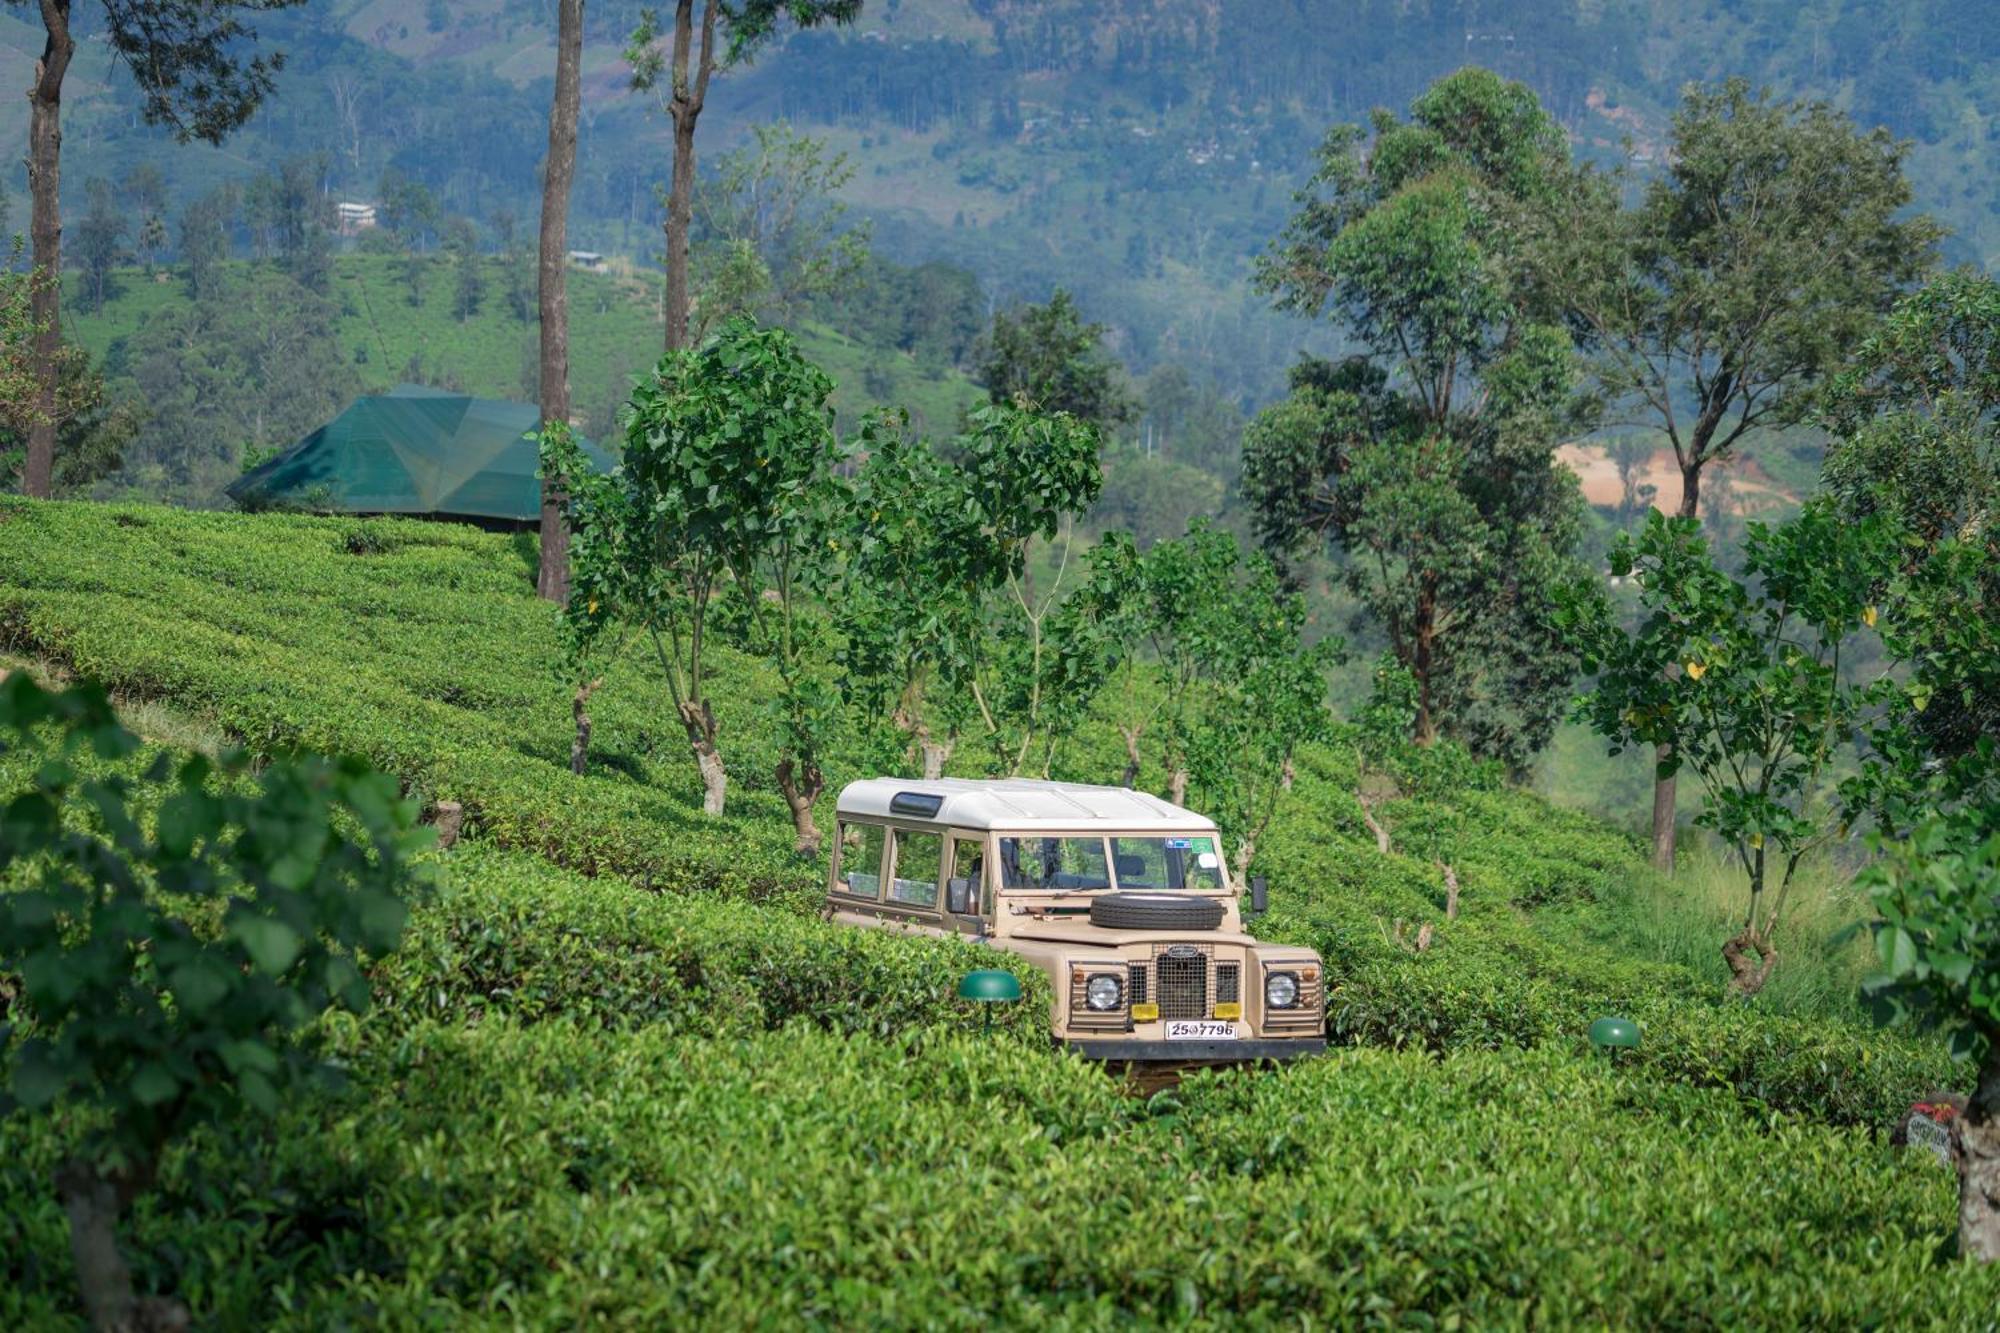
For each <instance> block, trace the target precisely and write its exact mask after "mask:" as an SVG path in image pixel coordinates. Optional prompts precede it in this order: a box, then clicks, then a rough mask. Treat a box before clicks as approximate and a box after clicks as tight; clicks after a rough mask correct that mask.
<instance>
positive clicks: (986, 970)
mask: <svg viewBox="0 0 2000 1333" xmlns="http://www.w3.org/2000/svg"><path fill="white" fill-rule="evenodd" d="M958 998H959V999H961V1000H973V1001H976V1002H978V1003H979V1004H981V1005H984V1006H985V1009H986V1030H987V1031H988V1032H991V1031H992V1030H993V1006H994V1005H996V1004H1012V1003H1013V1002H1014V1001H1016V1000H1018V999H1020V998H1021V980H1020V978H1019V977H1016V976H1015V975H1014V974H1013V973H1012V972H1008V971H1004V970H1002V969H1000V968H997V967H982V968H980V969H979V970H978V971H976V972H967V973H966V974H965V980H963V981H961V982H959V983H958Z"/></svg>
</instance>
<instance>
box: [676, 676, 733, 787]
mask: <svg viewBox="0 0 2000 1333" xmlns="http://www.w3.org/2000/svg"><path fill="white" fill-rule="evenodd" d="M681 725H682V726H683V727H686V728H687V738H688V748H689V749H691V750H693V751H694V762H695V766H696V767H697V768H699V769H700V770H701V790H702V797H701V811H702V813H703V814H705V815H719V814H721V813H722V801H723V797H724V796H726V795H727V794H728V790H729V774H728V773H727V772H725V771H724V770H723V767H722V751H721V750H719V749H718V748H716V744H715V737H716V727H715V710H714V709H713V708H711V707H709V704H708V700H706V699H703V700H701V701H700V702H699V703H697V702H695V701H694V700H692V699H689V700H687V701H685V702H683V703H682V704H681Z"/></svg>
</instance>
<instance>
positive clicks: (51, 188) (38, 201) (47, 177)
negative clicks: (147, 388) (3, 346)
mask: <svg viewBox="0 0 2000 1333" xmlns="http://www.w3.org/2000/svg"><path fill="white" fill-rule="evenodd" d="M41 6H42V27H43V29H44V31H45V32H46V33H47V40H46V41H45V42H44V43H43V46H42V58H41V61H40V63H38V64H37V65H36V66H35V86H34V87H33V88H32V89H30V90H29V93H28V104H29V107H30V108H31V109H30V111H29V118H28V190H29V193H30V194H31V196H32V199H33V202H32V207H31V212H30V216H29V226H28V230H29V233H30V235H31V237H32V238H33V241H34V256H33V258H34V266H35V273H36V277H37V281H35V282H34V284H33V285H32V287H31V288H30V289H29V297H28V300H29V310H30V312H31V314H32V316H33V318H34V322H35V378H36V386H35V402H34V408H33V414H32V416H31V417H30V419H29V422H28V453H27V458H26V461H25V463H24V465H23V466H22V469H21V493H22V494H23V495H34V496H40V497H41V498H43V499H47V498H48V497H49V496H50V495H52V494H54V491H55V466H56V425H57V422H56V390H57V386H58V384H59V383H60V381H61V362H62V85H63V76H64V75H65V74H67V73H68V72H69V60H70V56H71V55H72V54H74V53H75V51H76V43H75V41H74V40H72V39H71V37H70V35H69V8H70V0H41Z"/></svg>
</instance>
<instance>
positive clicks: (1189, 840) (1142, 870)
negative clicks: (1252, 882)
mask: <svg viewBox="0 0 2000 1333" xmlns="http://www.w3.org/2000/svg"><path fill="white" fill-rule="evenodd" d="M1000 887H1001V888H1003V889H1022V890H1030V891H1041V892H1045V893H1046V892H1053V893H1079V892H1089V891H1093V890H1097V889H1109V888H1114V887H1115V888H1119V889H1154V890H1160V889H1168V890H1173V889H1185V890H1192V891H1194V892H1197V893H1220V892H1221V891H1222V888H1223V884H1222V858H1221V855H1220V853H1219V852H1218V851H1217V849H1216V844H1215V838H1214V837H1213V836H1212V835H1209V834H1189V835H1185V836H1177V835H1174V834H1164V835H1159V836H1138V835H1134V836H1122V837H1114V838H1060V837H1002V838H1001V839H1000Z"/></svg>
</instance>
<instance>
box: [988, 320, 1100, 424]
mask: <svg viewBox="0 0 2000 1333" xmlns="http://www.w3.org/2000/svg"><path fill="white" fill-rule="evenodd" d="M1104 331H1105V330H1104V326H1103V325H1102V324H1088V323H1085V322H1084V319H1083V316H1082V315H1081V314H1080V313H1079V312H1078V311H1077V308H1076V302H1075V301H1074V300H1072V299H1071V297H1070V294H1069V293H1068V292H1066V291H1064V290H1063V289H1062V288H1060V287H1058V288H1057V289H1056V290H1055V294H1054V295H1052V296H1050V297H1049V300H1048V304H1047V305H1039V306H1037V305H1030V306H1023V307H1021V308H1020V309H1018V310H1003V311H1001V312H1000V313H999V314H997V315H995V316H994V317H993V327H992V329H991V330H990V331H989V332H988V333H987V334H986V336H985V338H984V339H983V340H982V341H981V343H980V346H979V348H978V350H977V351H976V352H975V353H974V358H975V362H976V364H977V367H978V369H977V371H976V372H975V374H974V378H975V379H977V380H978V381H979V382H980V383H981V384H984V385H985V386H986V392H987V395H988V397H990V398H991V399H992V401H993V402H994V403H995V404H997V405H1013V406H1016V407H1023V408H1028V409H1031V410H1033V411H1039V412H1050V413H1056V412H1062V413H1067V414H1069V415H1070V416H1073V417H1077V418H1079V419H1080V420H1083V421H1088V422H1092V423H1094V424H1096V425H1097V426H1100V427H1109V426H1116V425H1118V424H1120V423H1121V422H1124V421H1129V420H1130V419H1131V417H1132V415H1133V403H1132V397H1131V394H1130V392H1129V391H1128V390H1127V389H1126V388H1125V386H1124V384H1123V383H1122V382H1121V381H1120V379H1119V378H1118V371H1117V368H1116V364H1115V363H1114V362H1113V361H1112V360H1111V359H1110V358H1109V357H1108V356H1106V355H1105V352H1104V349H1103V346H1102V343H1103V339H1104Z"/></svg>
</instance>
